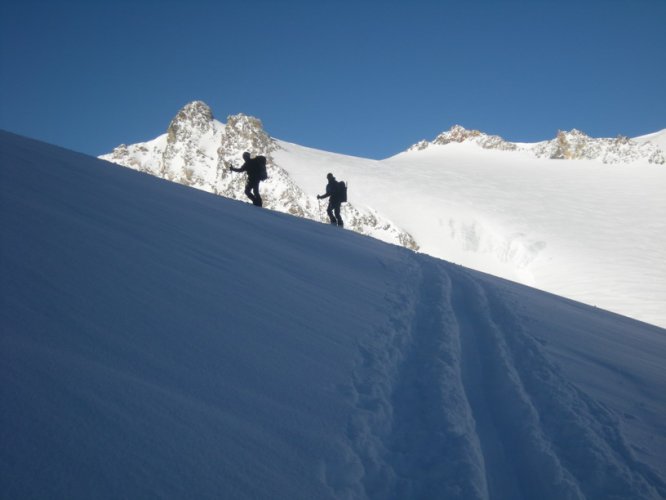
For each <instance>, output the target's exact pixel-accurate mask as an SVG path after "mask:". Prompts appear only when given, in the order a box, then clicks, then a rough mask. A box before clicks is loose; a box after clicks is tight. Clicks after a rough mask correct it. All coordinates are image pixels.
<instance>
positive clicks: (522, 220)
mask: <svg viewBox="0 0 666 500" xmlns="http://www.w3.org/2000/svg"><path fill="white" fill-rule="evenodd" d="M278 144H279V145H280V146H281V149H280V150H278V151H276V152H275V153H274V158H275V161H276V162H277V163H278V164H280V165H283V166H284V168H285V169H286V170H288V172H289V175H290V176H291V177H292V178H293V179H294V180H295V182H296V183H297V184H298V185H300V186H302V188H303V190H304V191H305V192H307V193H315V192H317V188H318V189H319V191H320V192H321V190H322V187H321V183H322V181H321V179H323V178H325V175H326V172H327V171H331V172H334V173H335V174H336V176H337V177H338V178H340V179H345V180H347V181H348V182H349V184H350V190H349V193H350V194H349V196H350V199H351V201H353V202H355V203H356V204H357V205H360V206H364V205H367V206H369V207H373V208H374V209H376V210H377V211H378V212H379V213H380V214H382V216H384V217H385V218H386V219H388V220H391V221H393V222H394V223H395V224H396V225H397V226H398V227H400V228H402V229H403V230H405V231H406V232H407V233H409V234H410V235H411V236H412V237H413V238H414V240H415V241H416V242H417V243H418V245H419V249H420V251H422V252H424V253H427V254H429V255H432V256H435V257H439V258H444V259H446V260H450V261H453V262H456V263H460V264H462V265H464V266H466V267H471V268H473V269H477V270H480V271H483V272H487V273H491V274H494V275H496V276H500V277H504V278H507V279H510V280H513V281H517V282H519V283H523V284H527V285H530V286H534V287H537V288H540V289H542V290H546V291H549V292H552V293H556V294H558V295H563V296H566V297H569V298H573V299H575V300H578V301H581V302H585V303H587V304H591V305H595V306H598V307H602V308H604V309H608V310H612V311H615V312H619V313H621V314H624V315H628V316H631V317H633V318H636V319H640V320H642V321H646V322H649V323H652V324H655V325H659V326H666V307H664V304H666V260H664V249H666V196H664V193H666V168H663V166H661V165H652V164H648V163H645V162H636V163H633V164H631V165H606V164H603V163H601V162H595V161H590V160H569V161H564V160H550V159H535V158H534V157H533V156H532V155H531V154H528V153H526V152H523V151H502V150H488V149H483V148H480V147H478V146H477V145H476V144H474V143H469V142H465V143H451V144H447V145H430V146H429V147H428V148H427V149H425V150H412V151H408V152H405V153H402V154H399V155H397V156H394V157H392V158H389V159H386V160H382V161H372V160H365V159H360V158H350V157H346V156H342V155H336V154H332V153H325V152H321V151H316V150H312V149H309V148H304V147H302V146H298V145H295V144H289V143H285V142H281V141H278Z"/></svg>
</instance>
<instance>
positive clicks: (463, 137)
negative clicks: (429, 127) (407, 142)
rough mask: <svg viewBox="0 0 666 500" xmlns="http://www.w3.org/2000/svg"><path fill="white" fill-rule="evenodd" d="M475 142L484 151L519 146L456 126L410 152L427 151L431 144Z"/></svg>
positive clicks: (503, 149)
mask: <svg viewBox="0 0 666 500" xmlns="http://www.w3.org/2000/svg"><path fill="white" fill-rule="evenodd" d="M468 141H469V142H473V143H474V144H476V145H478V146H480V147H482V148H483V149H499V150H502V151H513V150H516V149H518V146H517V145H516V144H514V143H512V142H508V141H505V140H504V139H502V138H501V137H500V136H498V135H488V134H485V133H483V132H481V131H479V130H467V129H466V128H465V127H462V126H460V125H454V126H453V127H451V129H450V130H448V131H446V132H442V133H441V134H439V135H438V136H437V137H435V139H434V140H433V141H432V142H428V141H420V142H418V143H416V144H414V145H413V146H412V147H411V148H409V149H408V151H414V150H416V151H419V150H423V149H426V148H427V147H429V146H430V145H431V144H437V145H446V144H450V143H452V142H457V143H462V142H468Z"/></svg>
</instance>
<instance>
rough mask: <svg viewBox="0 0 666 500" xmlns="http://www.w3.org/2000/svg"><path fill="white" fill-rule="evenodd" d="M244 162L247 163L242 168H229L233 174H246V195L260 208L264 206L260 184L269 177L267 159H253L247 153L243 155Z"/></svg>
mask: <svg viewBox="0 0 666 500" xmlns="http://www.w3.org/2000/svg"><path fill="white" fill-rule="evenodd" d="M243 160H244V161H245V163H243V165H242V166H241V167H240V168H234V167H233V165H232V166H230V167H229V169H230V170H231V171H232V172H246V173H247V183H246V184H245V195H246V196H247V197H248V198H250V200H252V204H253V205H255V206H257V207H260V206H262V204H263V201H262V199H261V196H260V195H259V183H260V182H261V181H265V180H266V179H267V178H268V176H267V175H266V157H265V156H257V157H256V158H252V156H251V155H250V153H248V152H247V151H246V152H245V153H243Z"/></svg>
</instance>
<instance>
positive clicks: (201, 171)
mask: <svg viewBox="0 0 666 500" xmlns="http://www.w3.org/2000/svg"><path fill="white" fill-rule="evenodd" d="M281 148H282V147H281V145H280V141H277V140H275V139H273V138H271V137H269V136H268V135H267V134H266V132H265V131H264V129H263V125H262V123H261V120H259V119H257V118H254V117H250V116H245V115H242V114H239V115H236V116H230V117H228V118H227V122H226V123H225V124H222V123H221V122H219V121H217V120H216V119H215V118H214V117H213V113H212V111H211V109H210V108H209V107H208V106H207V105H206V104H205V103H203V102H201V101H195V102H192V103H190V104H188V105H186V106H185V107H184V108H183V109H181V110H180V111H179V112H178V114H177V115H176V117H175V118H174V119H173V120H172V121H171V124H170V125H169V127H168V129H167V132H166V134H164V135H162V136H160V137H158V138H156V139H155V140H152V141H149V142H145V143H139V144H133V145H129V146H128V145H124V144H123V145H120V146H118V147H117V148H115V149H114V150H113V151H112V152H111V153H110V154H108V155H103V156H101V157H100V158H102V159H105V160H108V161H112V162H114V163H117V164H119V165H123V166H126V167H130V168H133V169H135V170H139V171H141V172H148V173H150V174H153V175H157V176H158V177H161V178H164V179H168V180H171V181H175V182H178V183H180V184H184V185H186V186H191V187H195V188H198V189H203V190H204V191H208V192H211V193H215V194H219V195H222V196H226V197H229V198H234V199H241V200H245V199H247V198H246V197H245V194H244V192H243V191H244V188H245V176H244V175H239V174H236V173H233V172H231V171H229V166H230V165H235V166H237V167H238V166H240V165H239V163H242V160H241V155H242V154H243V152H244V151H251V152H252V153H253V154H255V155H256V154H262V155H264V156H266V157H267V159H268V162H267V163H268V164H267V170H268V175H269V177H270V181H268V182H264V183H263V184H262V186H261V196H262V198H263V200H264V206H265V207H266V208H270V209H273V210H279V211H281V212H286V213H289V214H292V215H298V216H300V217H305V218H307V219H312V220H318V221H328V218H327V216H326V212H325V209H326V205H325V204H324V202H318V200H317V197H316V194H317V193H319V194H322V193H323V192H324V187H325V184H326V177H325V176H326V173H324V175H323V177H322V180H321V182H320V183H319V184H320V186H319V190H318V191H313V192H308V193H306V192H305V191H303V189H302V188H301V187H300V186H298V185H297V184H296V183H295V182H294V181H293V180H292V178H291V177H290V175H289V173H288V172H287V170H285V168H283V167H282V166H281V165H280V164H278V163H276V161H275V159H274V153H275V152H276V151H279V150H280V149H281ZM343 214H344V219H345V224H346V225H347V227H348V228H350V229H352V230H354V231H356V232H358V233H361V234H367V235H371V236H375V237H378V238H380V239H382V240H384V241H389V242H393V243H396V244H399V245H402V246H405V247H407V248H412V249H416V248H418V247H417V245H416V243H415V242H414V240H413V238H412V237H411V236H410V235H409V234H408V233H407V232H405V231H404V230H401V229H400V228H398V227H396V226H395V224H392V223H391V222H390V221H388V220H386V219H385V218H383V217H382V216H381V215H379V214H378V213H377V212H376V211H375V210H373V209H371V208H369V207H358V208H357V206H356V204H355V203H354V202H353V201H352V202H351V203H348V204H346V205H345V207H344V209H343Z"/></svg>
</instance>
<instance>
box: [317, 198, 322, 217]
mask: <svg viewBox="0 0 666 500" xmlns="http://www.w3.org/2000/svg"><path fill="white" fill-rule="evenodd" d="M317 206H318V207H319V222H321V220H322V218H323V217H322V215H321V200H320V199H319V198H317Z"/></svg>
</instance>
